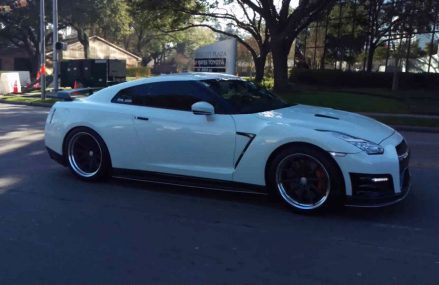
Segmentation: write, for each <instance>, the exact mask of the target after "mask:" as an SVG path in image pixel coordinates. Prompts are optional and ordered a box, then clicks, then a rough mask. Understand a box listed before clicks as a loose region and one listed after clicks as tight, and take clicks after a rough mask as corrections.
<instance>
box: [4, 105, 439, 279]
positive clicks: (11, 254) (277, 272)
mask: <svg viewBox="0 0 439 285" xmlns="http://www.w3.org/2000/svg"><path fill="white" fill-rule="evenodd" d="M46 113H47V109H44V108H38V107H34V108H32V107H21V106H12V105H5V104H0V284H438V283H439V207H438V202H439V179H438V174H439V134H426V133H413V132H411V133H405V135H406V137H407V140H408V142H409V144H410V145H411V147H412V151H413V160H412V166H413V168H412V174H413V191H412V192H411V193H410V194H409V196H408V197H407V199H406V200H405V201H403V202H402V203H400V204H398V205H396V206H392V207H388V208H382V209H350V208H344V209H340V210H338V211H335V212H329V213H326V214H324V215H319V216H301V215H297V214H294V213H292V212H290V211H289V210H288V209H286V208H284V207H281V206H279V205H277V204H276V203H274V202H272V201H270V200H269V199H268V198H266V197H263V196H255V195H243V194H235V193H219V192H211V191H202V190H192V189H179V188H170V187H168V186H166V187H165V186H157V185H150V184H144V183H127V182H124V181H120V180H114V179H113V180H110V181H108V182H104V183H99V184H89V183H84V182H81V181H78V180H77V179H75V178H74V177H73V176H72V175H71V174H70V173H69V172H68V170H67V169H65V168H63V167H61V166H59V165H57V164H56V163H55V162H53V161H51V160H50V159H49V157H48V155H47V154H46V152H45V149H44V144H43V127H44V120H45V116H46Z"/></svg>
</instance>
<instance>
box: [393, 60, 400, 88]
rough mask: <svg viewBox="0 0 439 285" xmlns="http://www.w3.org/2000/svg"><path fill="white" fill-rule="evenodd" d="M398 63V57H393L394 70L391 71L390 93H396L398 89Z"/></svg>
mask: <svg viewBox="0 0 439 285" xmlns="http://www.w3.org/2000/svg"><path fill="white" fill-rule="evenodd" d="M399 62H400V59H399V57H398V56H395V68H394V69H393V80H392V91H397V90H398V88H399V70H398V67H399Z"/></svg>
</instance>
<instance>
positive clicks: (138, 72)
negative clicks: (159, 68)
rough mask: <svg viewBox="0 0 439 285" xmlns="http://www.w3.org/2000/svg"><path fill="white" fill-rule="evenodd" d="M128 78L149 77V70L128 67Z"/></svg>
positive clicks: (142, 67) (143, 67)
mask: <svg viewBox="0 0 439 285" xmlns="http://www.w3.org/2000/svg"><path fill="white" fill-rule="evenodd" d="M127 76H128V77H149V76H151V68H149V67H147V66H139V67H129V68H127Z"/></svg>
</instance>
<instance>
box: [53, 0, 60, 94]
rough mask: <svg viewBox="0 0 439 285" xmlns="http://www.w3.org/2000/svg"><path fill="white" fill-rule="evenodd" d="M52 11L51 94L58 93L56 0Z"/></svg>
mask: <svg viewBox="0 0 439 285" xmlns="http://www.w3.org/2000/svg"><path fill="white" fill-rule="evenodd" d="M52 13H53V47H52V52H53V60H52V62H53V94H54V95H55V96H56V94H58V75H59V50H58V48H57V43H58V0H53V4H52Z"/></svg>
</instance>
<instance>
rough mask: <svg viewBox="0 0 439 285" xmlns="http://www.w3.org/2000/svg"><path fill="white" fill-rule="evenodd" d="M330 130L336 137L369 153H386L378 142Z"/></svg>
mask: <svg viewBox="0 0 439 285" xmlns="http://www.w3.org/2000/svg"><path fill="white" fill-rule="evenodd" d="M328 132H329V133H331V134H332V135H334V136H335V137H337V138H339V139H342V140H344V141H345V142H348V143H350V144H352V145H354V146H356V147H358V148H359V149H361V150H363V151H365V152H366V153H367V154H370V155H374V154H383V153H384V148H383V147H382V146H380V145H378V144H376V143H373V142H370V141H368V140H364V139H360V138H356V137H353V136H350V135H347V134H343V133H339V132H331V131H328Z"/></svg>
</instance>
